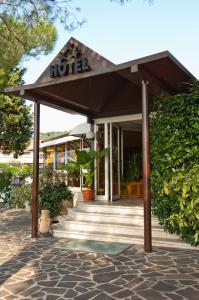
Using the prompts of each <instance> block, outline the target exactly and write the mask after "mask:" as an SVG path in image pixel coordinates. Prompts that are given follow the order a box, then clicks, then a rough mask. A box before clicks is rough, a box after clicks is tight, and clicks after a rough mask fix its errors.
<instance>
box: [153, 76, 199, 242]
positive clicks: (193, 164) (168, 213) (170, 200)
mask: <svg viewBox="0 0 199 300" xmlns="http://www.w3.org/2000/svg"><path fill="white" fill-rule="evenodd" d="M154 111H155V112H156V113H155V114H154V116H153V118H152V120H151V168H152V173H151V183H152V195H153V211H154V213H155V215H157V216H158V218H159V220H160V222H161V224H162V225H164V228H165V230H168V231H169V232H171V233H177V234H179V235H180V236H181V237H182V238H183V239H185V240H186V241H188V242H190V243H191V244H196V245H197V244H199V146H198V145H199V82H198V81H197V82H195V83H194V84H193V86H192V87H191V88H190V91H189V93H187V94H178V95H174V96H161V97H159V98H158V99H156V101H155V105H154Z"/></svg>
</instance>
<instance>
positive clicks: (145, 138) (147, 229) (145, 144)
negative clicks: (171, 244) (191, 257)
mask: <svg viewBox="0 0 199 300" xmlns="http://www.w3.org/2000/svg"><path fill="white" fill-rule="evenodd" d="M148 84H149V82H148V81H146V80H143V81H142V157H143V166H142V167H143V186H144V251H145V252H151V251H152V234H151V189H150V149H149V108H148Z"/></svg>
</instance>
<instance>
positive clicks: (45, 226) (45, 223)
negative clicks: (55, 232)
mask: <svg viewBox="0 0 199 300" xmlns="http://www.w3.org/2000/svg"><path fill="white" fill-rule="evenodd" d="M39 232H40V233H42V234H45V233H51V219H50V211H49V210H47V209H43V210H42V211H41V216H40V218H39Z"/></svg>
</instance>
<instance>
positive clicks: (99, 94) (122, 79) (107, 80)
mask: <svg viewBox="0 0 199 300" xmlns="http://www.w3.org/2000/svg"><path fill="white" fill-rule="evenodd" d="M71 43H72V44H74V45H75V46H76V47H78V49H80V50H81V53H82V55H83V56H86V57H87V58H88V61H89V65H90V70H89V72H82V73H78V74H68V75H67V76H61V77H57V78H51V77H50V68H51V66H52V65H54V64H55V63H57V61H59V58H60V55H63V53H64V51H66V49H67V47H68V45H70V44H71ZM143 79H148V80H149V83H150V84H149V93H150V99H152V98H153V97H154V96H157V95H159V94H161V93H167V94H175V93H179V92H185V91H186V90H187V83H188V82H190V81H191V80H194V79H195V77H194V76H193V75H192V74H191V73H190V72H189V71H188V70H187V69H186V68H185V67H184V66H183V65H182V64H181V63H180V62H179V61H178V60H177V59H176V58H175V57H174V56H173V55H172V54H171V53H170V52H169V51H165V52H161V53H156V54H153V55H150V56H147V57H143V58H139V59H136V60H132V61H129V62H125V63H123V64H119V65H114V64H113V63H112V62H110V61H109V60H107V59H105V58H104V57H102V56H101V55H99V54H98V53H96V52H95V51H94V50H92V49H90V48H89V47H87V46H85V45H83V44H82V43H80V42H79V41H77V40H76V39H74V38H71V39H70V40H69V41H68V42H67V43H66V45H65V46H64V47H63V48H62V49H61V51H60V52H59V54H58V55H57V56H56V57H55V58H54V60H53V61H52V62H51V64H50V65H49V66H48V67H47V68H46V70H45V71H44V72H43V73H42V74H41V76H40V77H39V78H38V80H37V81H36V82H35V83H34V84H31V85H24V86H21V87H11V88H6V89H5V93H8V94H13V95H21V96H22V97H24V98H26V99H30V100H33V101H34V100H38V101H40V103H42V104H45V105H48V106H50V107H54V108H57V109H59V110H64V111H69V112H72V113H74V112H77V113H81V114H84V115H89V116H92V117H102V116H108V115H110V114H112V115H114V114H115V115H118V114H126V113H128V114H129V113H139V112H141V89H140V87H141V81H142V80H143Z"/></svg>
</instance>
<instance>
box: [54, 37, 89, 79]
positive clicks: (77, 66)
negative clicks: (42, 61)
mask: <svg viewBox="0 0 199 300" xmlns="http://www.w3.org/2000/svg"><path fill="white" fill-rule="evenodd" d="M59 59H60V61H59V63H57V64H54V65H52V66H50V77H51V78H56V77H61V76H67V75H70V74H78V73H83V72H88V71H90V70H91V67H90V66H89V63H88V58H87V57H84V56H82V53H81V51H80V50H79V48H78V47H76V46H75V45H74V44H72V43H71V44H70V45H69V46H68V48H67V49H66V50H65V51H64V52H63V53H60V55H59Z"/></svg>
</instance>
